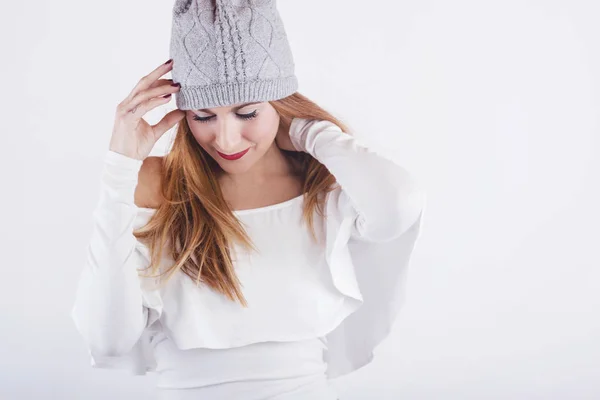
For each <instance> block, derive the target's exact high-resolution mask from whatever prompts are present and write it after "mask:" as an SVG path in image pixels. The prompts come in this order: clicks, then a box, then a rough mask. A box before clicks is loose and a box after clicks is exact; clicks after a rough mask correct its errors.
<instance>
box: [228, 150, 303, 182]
mask: <svg viewBox="0 0 600 400" xmlns="http://www.w3.org/2000/svg"><path fill="white" fill-rule="evenodd" d="M291 174H292V168H291V165H290V163H289V160H288V159H287V158H286V156H285V155H284V154H283V152H282V151H281V149H280V148H279V147H278V146H277V144H276V143H275V142H273V144H272V145H271V147H270V148H269V150H267V152H266V153H265V154H264V155H263V156H262V157H261V159H260V160H259V161H258V162H257V163H256V164H255V165H254V166H253V167H252V168H251V169H250V170H248V171H246V172H243V173H240V174H229V173H224V174H223V175H222V176H221V178H220V180H221V185H229V186H233V187H236V188H244V187H260V186H264V185H265V184H267V183H269V182H271V181H273V179H280V178H284V177H288V176H290V175H291Z"/></svg>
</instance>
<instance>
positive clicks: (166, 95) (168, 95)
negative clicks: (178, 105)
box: [163, 93, 171, 97]
mask: <svg viewBox="0 0 600 400" xmlns="http://www.w3.org/2000/svg"><path fill="white" fill-rule="evenodd" d="M163 97H171V93H169V94H165V95H164V96H163Z"/></svg>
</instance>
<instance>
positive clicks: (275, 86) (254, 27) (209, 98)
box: [170, 0, 298, 110]
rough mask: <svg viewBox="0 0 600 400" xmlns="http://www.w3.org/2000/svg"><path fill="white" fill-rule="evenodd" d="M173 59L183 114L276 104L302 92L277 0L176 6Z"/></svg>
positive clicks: (207, 0) (193, 1)
mask: <svg viewBox="0 0 600 400" xmlns="http://www.w3.org/2000/svg"><path fill="white" fill-rule="evenodd" d="M170 58H173V69H172V71H171V75H172V78H173V81H174V82H176V83H177V82H179V83H180V84H181V89H180V90H179V92H177V93H176V94H175V98H176V104H177V108H179V109H181V110H197V109H202V108H210V107H218V106H227V105H232V104H237V103H245V102H251V101H269V100H277V99H281V98H283V97H286V96H289V95H291V94H292V93H294V92H295V91H296V90H297V89H298V80H297V78H296V76H295V74H294V59H293V57H292V52H291V50H290V46H289V43H288V40H287V35H286V33H285V30H284V28H283V23H282V21H281V18H280V16H279V12H278V11H277V7H276V0H176V1H175V5H174V7H173V25H172V32H171V45H170Z"/></svg>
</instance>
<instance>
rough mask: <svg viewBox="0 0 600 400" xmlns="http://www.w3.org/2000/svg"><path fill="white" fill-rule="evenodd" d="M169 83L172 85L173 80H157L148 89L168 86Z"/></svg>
mask: <svg viewBox="0 0 600 400" xmlns="http://www.w3.org/2000/svg"><path fill="white" fill-rule="evenodd" d="M171 83H173V79H159V80H157V81H156V82H154V83H153V84H152V85H150V89H152V88H155V87H158V86H161V85H170V84H171Z"/></svg>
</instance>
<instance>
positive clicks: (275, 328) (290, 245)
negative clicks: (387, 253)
mask: <svg viewBox="0 0 600 400" xmlns="http://www.w3.org/2000/svg"><path fill="white" fill-rule="evenodd" d="M111 156H112V157H115V158H119V155H117V154H116V153H115V154H112V155H111ZM303 204H304V197H303V195H300V196H297V197H295V198H293V199H290V200H288V201H285V202H282V203H279V204H274V205H270V206H266V207H261V208H255V209H249V210H236V211H234V212H233V213H234V215H236V217H237V218H238V219H239V220H240V221H241V222H242V223H243V225H244V228H245V229H246V232H247V233H248V235H249V236H250V238H251V239H252V241H253V242H254V244H255V246H256V247H257V248H258V250H259V252H258V253H257V252H255V251H253V250H249V249H245V248H243V247H242V246H241V245H238V244H236V243H234V244H233V245H232V248H231V250H232V257H233V262H234V265H235V270H236V274H237V276H238V277H239V279H240V282H241V284H242V290H243V293H244V296H245V298H246V300H247V302H248V307H246V308H245V307H243V306H242V305H241V304H240V303H238V302H233V301H231V300H229V299H227V298H226V297H225V296H223V295H222V294H220V293H217V292H215V291H213V290H212V289H211V288H209V287H208V286H205V285H203V284H200V286H196V283H195V282H193V281H192V279H190V278H189V277H188V276H187V275H185V274H183V273H178V274H176V275H174V276H173V278H172V280H171V281H169V284H168V285H167V286H166V287H165V288H164V289H162V290H161V291H159V290H147V291H145V292H144V293H143V295H144V300H145V303H146V304H145V305H146V307H150V308H152V309H153V311H151V314H150V318H149V321H148V328H149V329H150V330H151V331H152V330H153V329H164V330H165V331H166V333H167V334H168V336H169V337H170V338H171V339H172V340H173V341H174V343H175V344H176V345H177V347H178V348H180V349H189V348H197V347H204V348H210V349H224V348H231V347H238V346H244V345H247V344H251V343H258V342H266V341H280V342H281V341H296V340H305V339H311V338H317V337H321V336H324V335H326V334H327V333H329V332H330V331H332V330H333V329H334V328H335V327H336V326H337V325H338V324H339V323H340V322H341V321H342V320H344V319H345V318H346V317H347V316H348V315H349V314H351V313H352V312H353V311H354V310H356V309H357V308H358V306H359V305H360V301H359V300H357V299H354V298H351V297H348V296H346V295H344V294H343V293H342V292H340V291H339V290H338V289H337V288H336V286H335V284H334V282H333V279H332V276H331V271H330V269H329V266H328V264H327V262H326V260H325V253H324V252H325V244H324V243H325V242H324V239H323V229H322V227H321V225H320V223H319V219H318V218H315V219H314V221H315V224H316V231H317V238H318V239H319V241H318V242H316V243H315V242H314V241H313V239H312V237H311V235H310V232H309V230H308V228H307V227H305V225H304V221H303V220H302V211H303ZM152 214H153V210H151V209H141V210H140V211H139V212H138V214H137V216H136V219H135V224H134V227H135V228H137V227H138V226H142V225H144V224H145V223H146V222H147V220H148V218H149V217H150V216H151V215H152ZM141 251H143V249H141ZM165 262H166V263H169V262H170V263H171V264H172V263H173V260H172V259H171V260H165ZM345 273H347V274H352V273H353V271H352V269H350V268H349V269H348V270H347V271H345ZM156 318H158V320H159V322H160V325H161V326H160V327H154V326H151V324H153V323H154V320H155V319H156Z"/></svg>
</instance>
